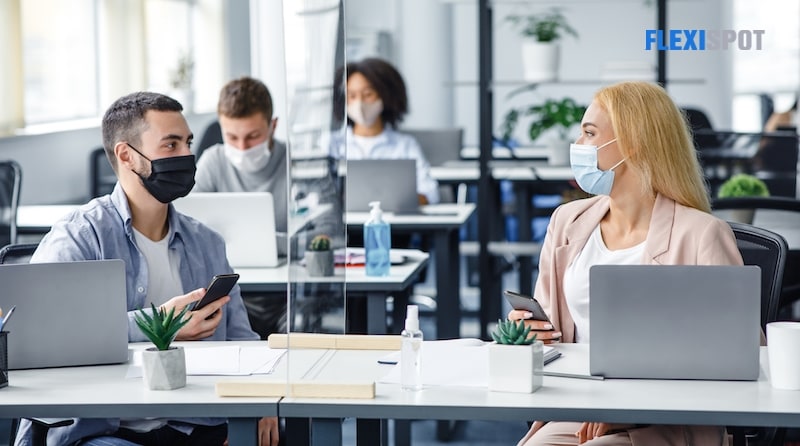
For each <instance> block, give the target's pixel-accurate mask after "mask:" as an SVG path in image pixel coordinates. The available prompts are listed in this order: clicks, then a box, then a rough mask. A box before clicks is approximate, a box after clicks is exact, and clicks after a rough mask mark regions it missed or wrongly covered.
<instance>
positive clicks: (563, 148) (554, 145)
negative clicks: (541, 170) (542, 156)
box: [547, 138, 571, 166]
mask: <svg viewBox="0 0 800 446" xmlns="http://www.w3.org/2000/svg"><path fill="white" fill-rule="evenodd" d="M570 143H571V141H570V140H568V139H558V138H554V139H553V140H551V141H549V142H548V147H547V162H548V163H549V164H550V165H551V166H569V145H570Z"/></svg>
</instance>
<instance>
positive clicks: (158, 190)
mask: <svg viewBox="0 0 800 446" xmlns="http://www.w3.org/2000/svg"><path fill="white" fill-rule="evenodd" d="M125 144H128V143H127V142H126V143H125ZM128 147H130V148H131V149H133V150H134V151H135V152H136V153H138V154H139V155H142V157H143V158H144V159H146V160H147V161H150V176H148V177H147V178H145V177H144V176H143V175H142V174H140V173H139V172H136V171H135V170H134V171H133V172H134V173H135V174H136V175H139V178H141V179H142V184H143V185H144V188H145V189H147V191H148V192H150V195H152V196H153V197H154V198H155V199H156V200H158V201H160V202H162V203H164V204H166V203H169V202H171V201H173V200H175V199H177V198H180V197H185V196H186V195H187V194H188V193H189V191H191V190H192V188H193V187H194V173H195V171H196V170H197V166H196V165H195V161H194V155H185V156H173V157H168V158H160V159H157V160H151V159H150V158H148V157H146V156H144V154H143V153H142V152H140V151H138V150H136V147H133V146H132V145H130V144H128Z"/></svg>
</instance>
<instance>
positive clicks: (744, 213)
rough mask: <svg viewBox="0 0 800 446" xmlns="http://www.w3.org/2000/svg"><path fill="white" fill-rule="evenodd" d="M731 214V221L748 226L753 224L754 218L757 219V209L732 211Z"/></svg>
mask: <svg viewBox="0 0 800 446" xmlns="http://www.w3.org/2000/svg"><path fill="white" fill-rule="evenodd" d="M730 213H731V220H733V221H735V222H739V223H745V224H748V225H752V224H753V218H754V217H755V214H756V210H755V209H732V210H731V211H730Z"/></svg>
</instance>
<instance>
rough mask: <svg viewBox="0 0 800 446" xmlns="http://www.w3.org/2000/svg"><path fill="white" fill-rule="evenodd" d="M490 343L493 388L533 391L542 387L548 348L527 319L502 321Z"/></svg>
mask: <svg viewBox="0 0 800 446" xmlns="http://www.w3.org/2000/svg"><path fill="white" fill-rule="evenodd" d="M492 339H494V343H492V344H490V345H489V390H491V391H497V392H518V393H533V392H535V391H536V390H537V389H538V388H539V387H542V370H543V368H544V348H543V344H542V341H537V340H536V335H535V334H533V335H532V334H531V329H530V327H527V326H526V325H525V321H522V320H520V321H511V320H498V321H497V328H496V329H495V331H493V332H492Z"/></svg>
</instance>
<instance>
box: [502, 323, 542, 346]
mask: <svg viewBox="0 0 800 446" xmlns="http://www.w3.org/2000/svg"><path fill="white" fill-rule="evenodd" d="M530 332H531V329H530V327H528V326H526V325H525V321H524V320H519V321H511V320H508V319H506V320H502V319H498V320H497V328H496V329H495V330H494V331H493V332H492V339H494V341H495V342H497V343H498V344H505V345H529V344H533V343H534V342H536V335H535V334H534V335H533V336H531V337H528V335H529V334H530Z"/></svg>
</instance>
